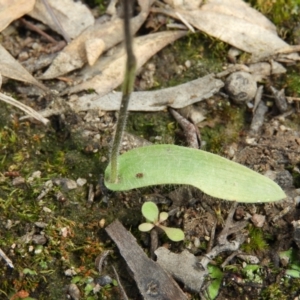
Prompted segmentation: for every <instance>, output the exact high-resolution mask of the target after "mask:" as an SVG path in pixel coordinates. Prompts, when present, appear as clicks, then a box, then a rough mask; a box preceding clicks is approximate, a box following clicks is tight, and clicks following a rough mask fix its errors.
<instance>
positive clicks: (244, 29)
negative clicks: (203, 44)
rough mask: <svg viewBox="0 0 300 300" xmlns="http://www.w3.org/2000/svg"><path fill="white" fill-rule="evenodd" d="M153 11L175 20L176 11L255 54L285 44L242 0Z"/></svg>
mask: <svg viewBox="0 0 300 300" xmlns="http://www.w3.org/2000/svg"><path fill="white" fill-rule="evenodd" d="M153 11H156V12H161V13H165V14H167V15H169V16H172V17H173V18H176V19H178V13H179V14H180V15H181V16H182V17H183V18H184V19H185V20H187V21H188V22H189V23H190V24H191V25H192V26H194V27H196V28H197V29H199V30H201V31H204V32H205V33H207V34H209V35H211V36H214V37H216V38H218V39H220V40H222V41H224V42H226V43H228V44H230V45H233V46H235V47H236V48H238V49H241V50H243V51H246V52H249V53H252V54H254V55H256V56H258V55H259V56H264V55H266V54H268V55H269V54H272V53H274V52H276V50H278V49H280V48H282V47H284V46H287V44H286V43H285V42H284V41H283V40H281V39H280V38H279V37H278V36H277V34H276V28H275V26H274V25H273V24H272V23H271V22H270V21H269V20H268V19H267V18H265V17H264V16H263V15H262V14H260V13H259V12H258V11H256V10H255V9H253V8H251V7H249V6H248V5H247V4H246V3H245V2H244V1H242V0H222V1H220V0H208V1H206V2H205V4H203V5H201V6H200V7H199V8H198V9H193V10H186V9H180V8H178V7H176V8H175V9H153ZM176 13H177V14H176Z"/></svg>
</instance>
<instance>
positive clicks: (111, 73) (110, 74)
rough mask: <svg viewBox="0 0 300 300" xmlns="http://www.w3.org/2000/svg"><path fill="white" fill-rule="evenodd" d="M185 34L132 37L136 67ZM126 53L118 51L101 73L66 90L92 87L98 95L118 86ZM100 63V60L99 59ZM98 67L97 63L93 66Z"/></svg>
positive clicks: (167, 33) (170, 33)
mask: <svg viewBox="0 0 300 300" xmlns="http://www.w3.org/2000/svg"><path fill="white" fill-rule="evenodd" d="M186 34H187V32H186V31H167V32H158V33H153V34H149V35H146V36H142V37H138V38H136V39H134V42H133V45H134V52H135V56H136V58H137V68H140V67H141V66H142V65H143V64H144V63H145V62H146V61H147V60H148V59H149V58H150V57H152V56H153V55H154V54H155V53H156V52H158V51H159V50H160V49H162V48H163V47H165V46H166V45H168V44H169V43H172V42H174V41H175V40H177V39H179V38H180V37H182V36H185V35H186ZM125 61H126V53H125V51H124V49H123V51H120V52H119V54H118V57H117V58H116V59H115V60H114V61H112V62H110V63H109V64H106V65H107V67H106V68H105V69H103V70H102V72H101V74H99V75H96V76H94V77H93V78H92V79H91V80H88V81H85V82H83V83H82V84H78V85H76V86H74V87H72V88H70V89H69V90H67V91H66V92H68V93H76V92H78V91H81V90H87V89H94V90H95V91H96V92H97V93H98V95H99V96H104V95H106V94H107V93H109V92H111V91H112V90H113V89H115V88H116V87H118V86H119V85H120V84H121V83H122V81H123V78H124V71H125V67H124V66H125ZM100 64H101V60H100ZM94 68H95V69H97V70H98V69H99V67H98V65H97V64H96V65H95V66H94Z"/></svg>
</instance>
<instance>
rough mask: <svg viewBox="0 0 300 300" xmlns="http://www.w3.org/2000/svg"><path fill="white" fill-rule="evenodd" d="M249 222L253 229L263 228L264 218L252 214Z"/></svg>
mask: <svg viewBox="0 0 300 300" xmlns="http://www.w3.org/2000/svg"><path fill="white" fill-rule="evenodd" d="M251 221H252V223H253V225H254V226H255V227H258V228H261V227H263V226H264V223H265V221H266V216H263V215H259V214H254V215H253V216H252V218H251Z"/></svg>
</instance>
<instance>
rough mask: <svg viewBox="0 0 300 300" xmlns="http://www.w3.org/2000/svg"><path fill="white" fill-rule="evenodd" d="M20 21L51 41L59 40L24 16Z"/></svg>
mask: <svg viewBox="0 0 300 300" xmlns="http://www.w3.org/2000/svg"><path fill="white" fill-rule="evenodd" d="M20 21H21V22H22V23H23V24H24V25H26V26H27V27H28V28H29V29H30V30H32V31H35V32H37V33H38V34H40V35H41V36H43V37H44V38H45V39H46V40H48V41H49V42H50V43H57V40H55V39H54V38H53V37H51V36H50V35H49V34H47V33H46V32H44V31H43V30H41V29H39V28H38V27H37V26H35V25H34V24H32V23H31V22H28V21H26V20H25V19H24V18H22V19H20Z"/></svg>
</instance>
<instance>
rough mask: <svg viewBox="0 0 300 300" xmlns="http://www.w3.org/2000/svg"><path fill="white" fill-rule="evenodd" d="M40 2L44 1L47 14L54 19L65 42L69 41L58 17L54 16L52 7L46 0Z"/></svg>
mask: <svg viewBox="0 0 300 300" xmlns="http://www.w3.org/2000/svg"><path fill="white" fill-rule="evenodd" d="M42 2H43V3H44V5H45V7H46V9H47V11H48V13H49V15H50V16H51V18H52V20H53V21H54V23H55V25H56V26H57V27H58V29H59V30H60V33H61V35H62V36H63V37H64V39H65V40H66V42H67V43H70V42H71V39H70V37H69V35H68V33H67V32H66V31H65V30H64V28H63V27H62V25H61V23H60V21H59V20H58V18H57V17H56V15H55V13H54V12H53V9H52V8H51V6H50V5H49V3H48V1H47V0H42Z"/></svg>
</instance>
